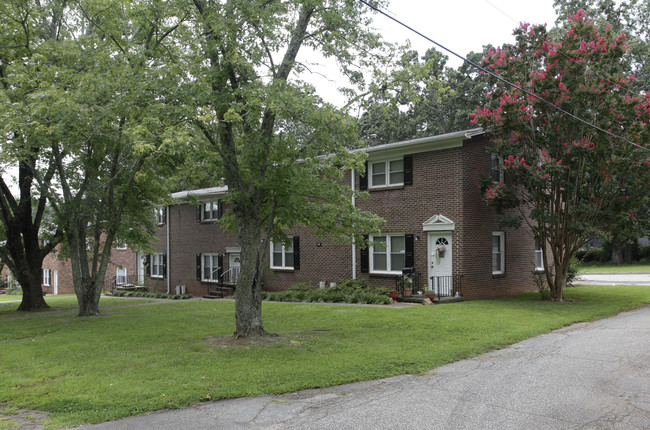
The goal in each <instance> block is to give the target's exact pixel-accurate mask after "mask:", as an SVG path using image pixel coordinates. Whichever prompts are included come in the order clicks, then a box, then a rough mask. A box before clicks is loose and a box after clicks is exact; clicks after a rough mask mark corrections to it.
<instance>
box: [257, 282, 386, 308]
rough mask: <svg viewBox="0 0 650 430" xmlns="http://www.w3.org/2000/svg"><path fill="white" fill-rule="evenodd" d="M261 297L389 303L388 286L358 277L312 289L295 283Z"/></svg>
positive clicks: (294, 300)
mask: <svg viewBox="0 0 650 430" xmlns="http://www.w3.org/2000/svg"><path fill="white" fill-rule="evenodd" d="M262 299H264V300H272V301H276V302H307V303H367V304H389V303H390V302H391V301H390V299H389V298H388V288H375V287H373V286H372V285H370V283H368V282H367V281H364V280H359V279H349V280H346V281H342V282H340V283H339V284H338V285H336V286H334V287H329V288H318V289H314V288H312V287H311V286H309V285H308V284H305V283H302V284H296V285H293V286H291V287H290V288H289V289H288V290H286V291H279V292H267V291H265V292H263V293H262Z"/></svg>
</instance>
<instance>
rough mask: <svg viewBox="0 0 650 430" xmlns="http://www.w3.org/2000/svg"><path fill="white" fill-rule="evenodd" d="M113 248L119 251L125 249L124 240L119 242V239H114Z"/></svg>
mask: <svg viewBox="0 0 650 430" xmlns="http://www.w3.org/2000/svg"><path fill="white" fill-rule="evenodd" d="M115 249H119V250H120V251H124V250H125V249H127V246H126V242H121V241H119V240H118V241H115Z"/></svg>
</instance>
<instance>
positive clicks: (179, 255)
mask: <svg viewBox="0 0 650 430" xmlns="http://www.w3.org/2000/svg"><path fill="white" fill-rule="evenodd" d="M224 210H225V206H224ZM168 211H169V212H168V215H167V223H168V225H162V226H160V227H159V229H158V232H157V233H156V238H157V240H155V241H154V244H153V245H154V246H155V247H156V249H157V251H158V252H159V253H163V254H167V261H168V263H167V276H168V277H169V284H170V290H171V292H172V293H175V292H176V286H177V285H185V287H186V291H187V293H189V294H193V295H197V296H200V295H203V294H206V292H207V287H208V284H207V283H204V282H201V281H199V280H197V279H196V255H197V254H202V253H215V254H224V260H223V261H224V266H225V270H227V269H228V256H227V255H225V253H226V247H237V246H239V241H238V237H237V234H235V233H230V232H227V231H225V230H224V229H223V228H222V227H221V226H219V225H218V224H217V223H216V222H200V223H198V222H196V206H194V205H190V204H188V203H182V204H176V205H170V206H168ZM167 227H169V236H170V247H169V253H168V252H167V236H166V235H167ZM147 282H148V286H150V287H151V289H152V290H154V291H158V292H166V291H167V279H166V278H164V279H158V278H149V279H148V281H147Z"/></svg>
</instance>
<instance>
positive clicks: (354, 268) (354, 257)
mask: <svg viewBox="0 0 650 430" xmlns="http://www.w3.org/2000/svg"><path fill="white" fill-rule="evenodd" d="M350 177H351V180H350V182H351V185H352V206H353V207H355V206H356V205H357V200H356V196H355V195H354V192H355V186H356V185H355V183H354V177H355V171H354V169H352V171H351V175H350ZM352 279H357V245H356V243H355V241H354V238H352Z"/></svg>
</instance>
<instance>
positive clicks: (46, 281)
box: [43, 269, 52, 287]
mask: <svg viewBox="0 0 650 430" xmlns="http://www.w3.org/2000/svg"><path fill="white" fill-rule="evenodd" d="M51 273H52V272H51V271H50V269H43V285H44V286H46V287H49V286H50V283H51V281H52V277H51Z"/></svg>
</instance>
